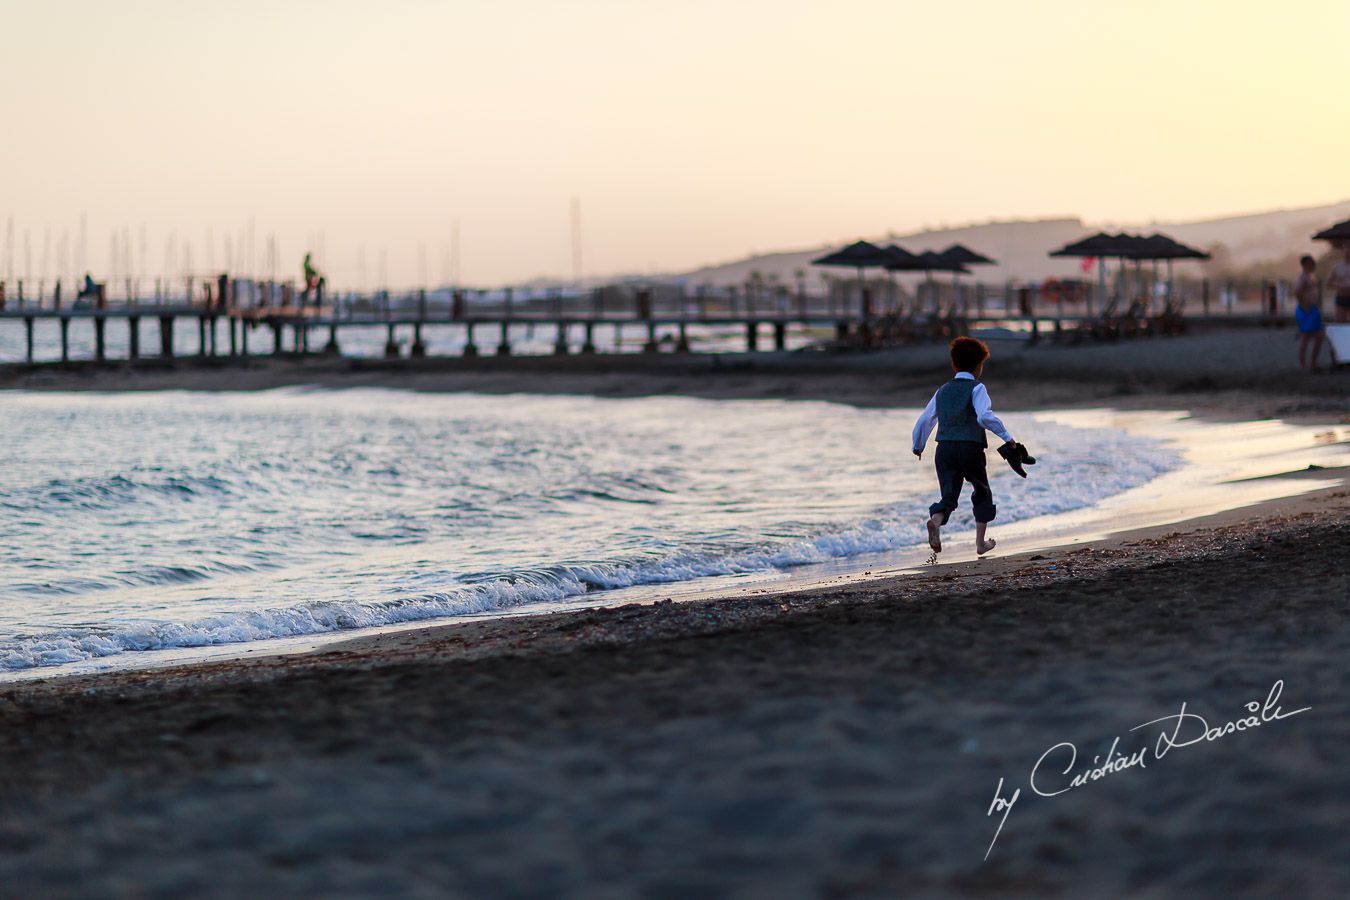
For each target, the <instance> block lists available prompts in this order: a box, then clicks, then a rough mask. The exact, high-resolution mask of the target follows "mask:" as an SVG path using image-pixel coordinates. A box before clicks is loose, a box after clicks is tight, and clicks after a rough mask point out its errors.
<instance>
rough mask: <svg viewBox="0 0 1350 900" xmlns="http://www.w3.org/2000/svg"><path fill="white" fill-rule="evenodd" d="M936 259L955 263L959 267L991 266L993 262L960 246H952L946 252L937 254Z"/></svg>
mask: <svg viewBox="0 0 1350 900" xmlns="http://www.w3.org/2000/svg"><path fill="white" fill-rule="evenodd" d="M938 257H939V258H940V259H942V260H945V261H946V262H950V263H956V264H957V265H960V266H992V265H994V261H993V260H992V259H990V258H989V257H987V256H981V255H980V254H978V253H976V252H975V251H974V250H971V249H970V248H969V247H965V246H962V245H961V244H952V245H951V246H950V247H948V248H947V249H946V250H943V251H942V252H941V253H939V254H938Z"/></svg>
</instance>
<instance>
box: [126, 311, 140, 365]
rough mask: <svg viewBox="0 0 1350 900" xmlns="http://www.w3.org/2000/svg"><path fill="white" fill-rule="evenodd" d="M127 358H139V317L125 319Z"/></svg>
mask: <svg viewBox="0 0 1350 900" xmlns="http://www.w3.org/2000/svg"><path fill="white" fill-rule="evenodd" d="M127 358H128V359H140V358H141V317H140V316H128V317H127Z"/></svg>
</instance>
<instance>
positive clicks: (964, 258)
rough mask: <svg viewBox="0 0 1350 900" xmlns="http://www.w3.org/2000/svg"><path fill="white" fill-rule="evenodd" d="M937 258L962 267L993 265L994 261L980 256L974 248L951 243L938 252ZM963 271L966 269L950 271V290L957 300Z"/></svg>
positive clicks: (959, 296) (959, 297) (959, 294)
mask: <svg viewBox="0 0 1350 900" xmlns="http://www.w3.org/2000/svg"><path fill="white" fill-rule="evenodd" d="M938 259H940V260H942V261H943V262H946V263H951V264H954V265H957V266H963V267H964V266H992V265H994V261H993V260H992V259H990V258H989V257H987V256H982V255H981V254H979V253H976V252H975V251H974V250H971V249H970V248H969V247H966V246H963V245H961V244H952V245H951V246H950V247H948V248H947V249H946V250H943V251H942V252H941V253H939V254H938ZM964 271H967V270H966V269H964V268H962V269H961V270H959V271H956V270H953V272H952V291H953V292H954V293H955V294H956V297H957V300H958V302H959V301H960V299H961V293H960V287H959V284H960V280H961V273H962V272H964Z"/></svg>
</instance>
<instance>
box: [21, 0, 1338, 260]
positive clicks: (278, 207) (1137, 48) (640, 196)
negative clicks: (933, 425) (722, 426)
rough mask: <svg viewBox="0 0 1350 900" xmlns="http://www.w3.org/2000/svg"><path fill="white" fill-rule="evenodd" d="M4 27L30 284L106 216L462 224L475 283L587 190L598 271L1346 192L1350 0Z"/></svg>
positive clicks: (215, 249)
mask: <svg viewBox="0 0 1350 900" xmlns="http://www.w3.org/2000/svg"><path fill="white" fill-rule="evenodd" d="M0 21H3V22H4V24H5V40H4V42H3V46H2V47H0V84H3V91H0V113H2V114H3V119H2V121H3V123H4V133H5V137H4V141H3V144H2V145H0V228H6V227H7V226H8V223H9V221H10V220H11V219H12V221H13V233H14V238H13V243H12V246H13V247H14V249H13V256H12V257H11V258H12V267H13V269H14V271H15V272H17V273H19V274H22V273H23V271H24V267H25V264H26V263H25V252H24V234H25V233H27V234H28V235H29V250H28V254H29V256H30V257H31V259H32V263H31V265H32V270H31V273H30V274H32V275H34V277H36V276H37V275H38V274H39V272H38V270H39V269H40V268H41V265H42V260H43V259H44V258H45V259H47V260H48V273H49V274H50V273H51V272H53V271H54V270H55V268H56V266H57V258H58V256H59V252H58V249H59V248H60V247H61V246H64V247H66V248H67V254H68V256H67V258H68V260H69V259H70V256H69V254H73V249H72V246H73V242H74V240H75V235H76V234H77V230H78V228H79V223H80V220H81V216H82V215H83V216H84V217H85V221H86V222H87V246H88V253H89V258H90V263H91V265H92V266H93V267H94V268H96V269H101V270H106V269H107V268H108V266H109V262H108V257H109V255H110V253H111V252H112V247H113V240H114V237H113V236H114V234H129V235H131V249H132V252H133V257H134V260H133V268H135V269H137V270H138V271H143V272H144V273H145V274H158V273H159V272H160V271H161V270H162V269H163V268H164V267H165V265H166V263H168V262H169V261H168V260H166V259H165V256H166V253H167V251H168V242H169V240H170V238H171V237H172V238H173V239H174V240H175V242H176V249H175V254H176V256H175V259H174V260H173V262H174V263H175V265H176V266H177V268H179V269H181V268H182V267H183V265H184V264H185V256H186V251H187V247H188V245H189V244H190V245H191V254H192V262H193V266H194V268H199V269H204V268H205V267H206V266H207V264H208V262H209V263H210V264H211V265H212V266H214V267H216V268H220V267H222V266H223V265H224V264H225V262H226V246H225V244H226V242H227V241H228V242H229V244H230V247H229V252H230V255H231V261H232V262H236V263H237V261H238V260H239V259H240V258H241V256H243V255H246V254H241V253H240V241H241V239H242V240H243V241H244V242H245V243H248V238H247V234H248V225H249V222H250V221H252V222H253V225H254V227H253V241H252V243H253V244H254V245H255V250H254V251H253V258H254V259H255V260H257V261H261V260H262V259H263V258H264V253H265V245H266V242H267V239H268V237H269V236H270V235H275V236H276V240H277V242H278V246H279V248H280V255H281V271H282V273H283V274H288V275H293V274H294V272H293V271H292V270H297V269H298V264H299V258H300V256H301V254H302V253H303V251H304V249H305V245H306V244H317V241H318V239H319V235H320V234H322V238H323V244H324V263H325V265H326V268H327V269H328V270H329V272H330V274H331V276H332V278H333V281H334V282H335V284H338V285H347V286H352V287H357V286H361V285H358V284H357V282H358V281H360V280H361V278H360V273H361V266H360V261H361V259H362V258H363V256H364V259H365V278H364V281H365V286H370V285H372V284H374V282H375V281H376V280H377V279H378V273H379V269H380V259H381V257H382V256H383V257H384V258H385V259H387V280H388V282H390V283H392V284H393V285H396V286H397V285H403V284H412V283H415V282H417V281H418V280H420V278H421V276H422V272H423V269H424V268H425V272H426V277H427V279H428V281H430V282H431V283H441V282H442V281H444V280H445V277H446V275H447V272H446V268H447V265H448V256H449V253H448V250H449V246H450V243H451V232H452V227H453V223H455V222H456V221H458V223H459V234H460V239H459V248H460V249H459V270H460V272H459V274H460V277H461V281H463V282H468V283H473V284H496V283H501V282H504V281H509V280H520V279H526V278H531V277H534V276H538V275H557V276H566V275H569V274H570V273H571V268H572V256H571V244H570V240H571V239H570V232H569V215H570V213H569V207H570V204H571V200H572V198H574V197H576V198H579V201H580V209H581V219H582V235H583V269H584V273H585V274H586V275H588V276H590V275H596V274H602V273H617V272H650V271H657V270H660V271H675V270H680V269H684V268H690V267H694V266H697V265H700V264H703V263H710V262H717V261H723V260H728V259H733V258H736V257H740V256H743V255H745V254H746V253H748V252H751V251H765V250H773V249H790V248H798V247H807V246H812V245H819V244H823V243H825V242H830V241H840V240H844V239H851V238H854V237H858V236H864V235H876V234H881V233H884V232H887V231H889V230H895V231H900V232H904V231H907V230H913V229H917V228H921V227H923V226H926V225H938V224H940V223H948V224H957V223H968V222H973V221H981V220H987V219H991V218H1001V219H1002V218H1013V217H1041V216H1057V215H1081V216H1083V217H1085V218H1086V219H1088V220H1110V221H1114V222H1121V221H1140V222H1147V221H1148V220H1151V219H1178V218H1200V217H1208V216H1216V215H1223V214H1229V213H1239V212H1254V211H1262V210H1267V209H1272V208H1279V207H1291V206H1301V205H1313V204H1320V203H1329V202H1334V201H1338V200H1344V199H1347V198H1350V167H1347V164H1346V161H1345V158H1346V148H1347V146H1350V110H1347V108H1346V104H1345V97H1346V86H1345V79H1346V78H1347V72H1346V67H1345V63H1344V60H1345V58H1346V47H1347V43H1346V42H1347V40H1350V3H1347V2H1345V0H1325V2H1304V0H1288V2H1284V3H1278V4H1275V3H1265V2H1260V3H1257V2H1239V3H1233V2H1231V0H1228V2H1217V0H1216V2H1210V0H1182V2H1178V0H1170V2H1153V0H1142V2H1141V0H1132V2H1128V3H1109V4H1108V3H1083V2H1081V0H1074V2H1059V0H1045V2H1026V0H1024V2H1016V3H1013V2H1007V0H997V2H967V3H936V2H931V3H908V2H897V0H834V2H830V3H825V2H820V0H815V2H796V0H773V2H760V0H719V2H711V0H684V2H681V3H667V2H662V3H655V2H645V0H481V2H480V0H442V2H432V0H382V2H379V3H373V2H369V0H365V2H348V0H321V2H299V0H264V2H255V0H232V2H229V3H206V2H196V0H162V2H161V0H155V2H151V0H119V2H99V0H31V2H29V0H0ZM142 229H144V233H145V235H146V240H145V243H144V246H145V248H146V250H145V258H144V260H142V259H141V240H140V235H141V233H142ZM208 233H209V236H210V238H211V246H210V248H209V249H208V246H207V239H208ZM4 240H6V238H5V233H4V232H0V241H4ZM63 241H65V243H64V244H63V243H62V242H63ZM423 247H425V253H424V254H423V252H422V251H421V249H420V248H423ZM4 248H5V245H4V244H0V252H3V251H4ZM423 255H424V256H425V260H426V263H425V267H424V266H423V264H422V262H421V260H422V258H423ZM10 264H11V263H10V262H9V260H6V259H4V258H0V271H5V272H7V270H6V268H5V267H6V266H7V265H10ZM72 266H73V263H68V265H67V270H68V271H69V270H70V269H71V267H72ZM237 268H238V266H237V265H236V269H237Z"/></svg>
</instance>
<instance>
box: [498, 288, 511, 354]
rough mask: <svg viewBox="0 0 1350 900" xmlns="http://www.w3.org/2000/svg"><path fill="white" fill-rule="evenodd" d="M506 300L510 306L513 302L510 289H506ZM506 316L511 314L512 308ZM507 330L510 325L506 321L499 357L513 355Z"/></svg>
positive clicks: (503, 323) (503, 324)
mask: <svg viewBox="0 0 1350 900" xmlns="http://www.w3.org/2000/svg"><path fill="white" fill-rule="evenodd" d="M506 300H507V303H508V304H509V303H510V301H511V289H510V288H507V289H506ZM506 314H507V315H508V316H509V315H510V314H511V309H510V306H508V307H507V313H506ZM507 328H508V324H507V323H506V322H505V321H503V322H502V339H501V341H500V342H498V344H497V355H498V356H510V355H511V338H510V335H509V334H508V333H507Z"/></svg>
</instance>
